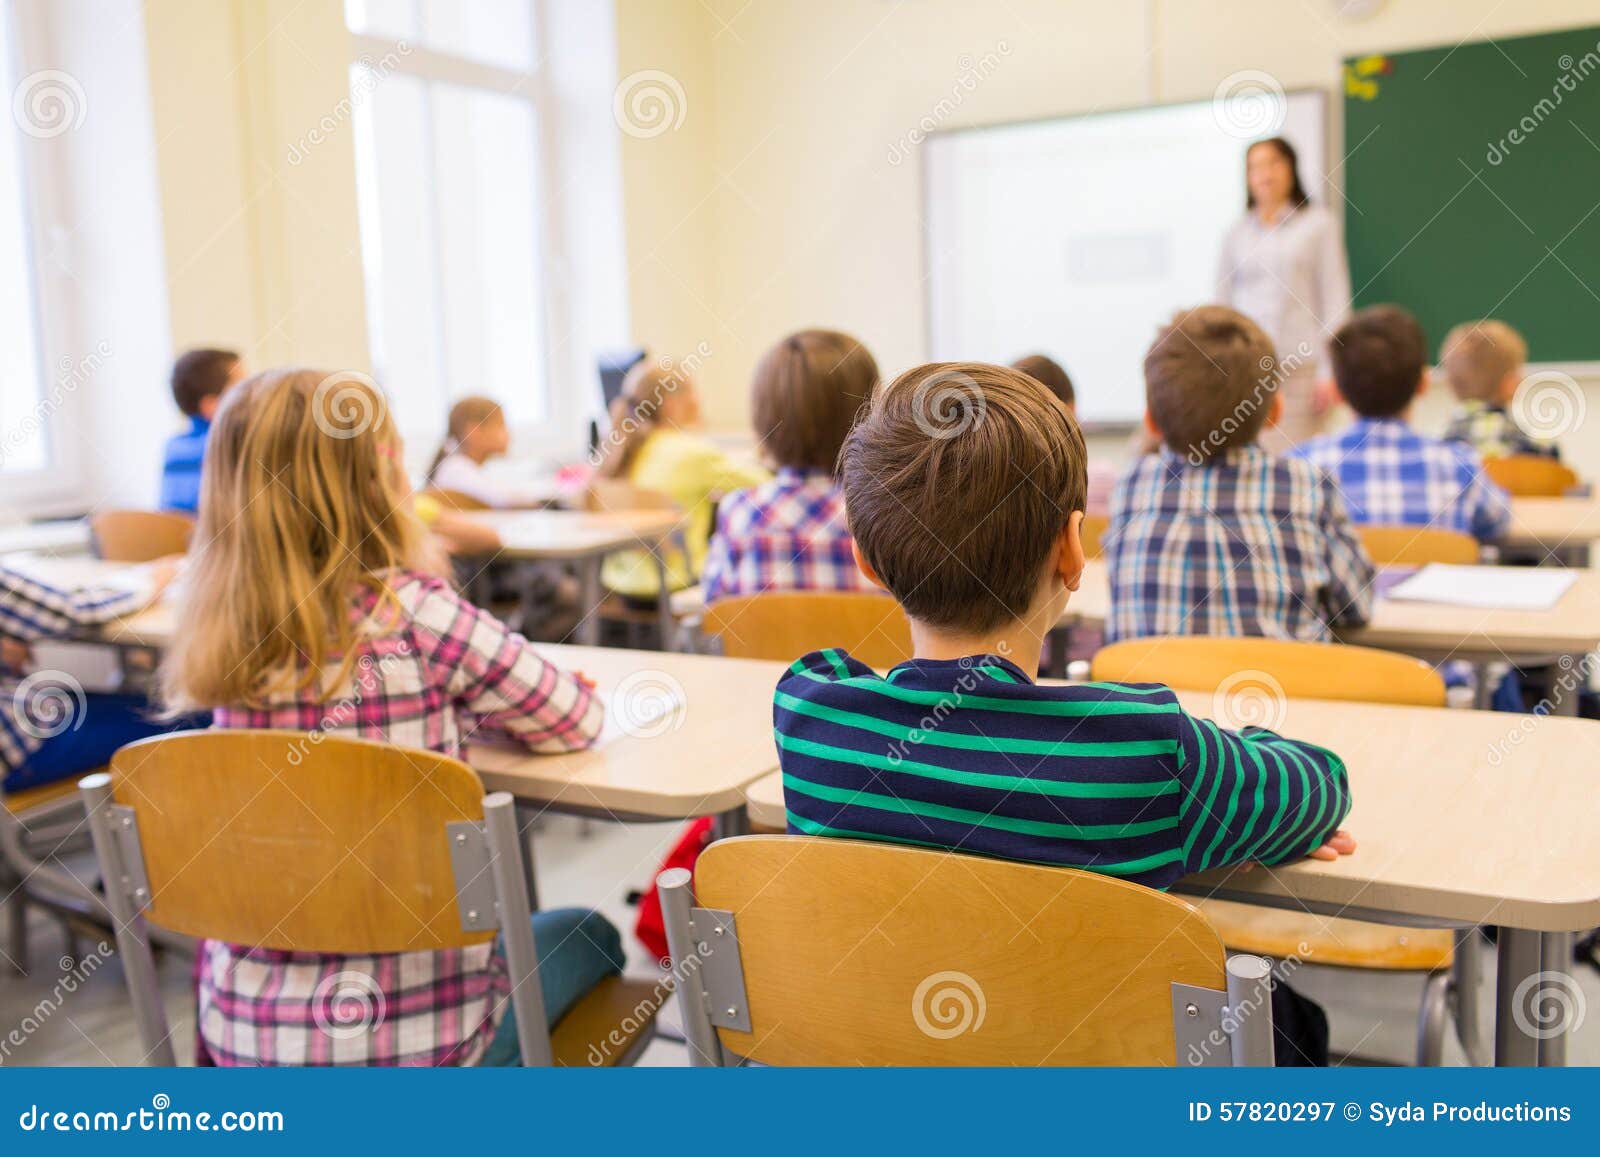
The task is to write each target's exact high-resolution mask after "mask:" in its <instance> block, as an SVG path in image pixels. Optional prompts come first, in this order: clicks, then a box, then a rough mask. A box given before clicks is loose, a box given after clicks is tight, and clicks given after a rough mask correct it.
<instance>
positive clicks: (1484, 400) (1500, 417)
mask: <svg viewBox="0 0 1600 1157" xmlns="http://www.w3.org/2000/svg"><path fill="white" fill-rule="evenodd" d="M1527 360H1528V343H1527V342H1526V341H1524V340H1523V338H1522V335H1521V334H1520V333H1518V332H1517V331H1516V330H1514V329H1512V328H1511V327H1510V326H1509V325H1507V324H1506V323H1505V322H1503V321H1495V320H1494V319H1492V318H1486V319H1484V320H1482V321H1468V322H1463V323H1462V324H1461V325H1458V326H1456V327H1455V329H1453V330H1451V331H1450V332H1449V333H1447V334H1446V335H1445V338H1444V347H1443V348H1442V349H1441V350H1440V353H1439V367H1440V369H1442V370H1444V376H1445V380H1446V381H1448V382H1449V383H1450V389H1451V390H1452V391H1454V393H1455V396H1456V408H1455V409H1454V410H1453V411H1451V414H1450V424H1449V425H1448V426H1447V427H1445V431H1444V438H1445V441H1446V442H1463V443H1465V444H1466V445H1468V446H1471V447H1472V448H1473V449H1474V450H1476V451H1477V452H1478V453H1479V454H1480V455H1482V456H1483V457H1485V458H1505V457H1509V456H1511V455H1515V454H1532V455H1535V456H1537V457H1540V458H1560V457H1561V448H1560V447H1559V446H1557V445H1556V444H1555V443H1554V442H1545V441H1540V440H1539V439H1537V438H1535V437H1534V436H1533V435H1531V434H1529V433H1528V432H1527V431H1526V430H1524V429H1523V428H1522V427H1521V426H1519V425H1518V424H1517V420H1516V418H1514V417H1512V416H1511V414H1510V413H1509V412H1508V411H1507V409H1506V407H1507V406H1509V405H1510V404H1511V399H1512V398H1513V397H1514V396H1515V395H1516V392H1517V386H1518V384H1519V383H1520V382H1521V381H1522V376H1523V372H1524V371H1525V370H1526V368H1527V367H1526V365H1525V364H1524V363H1525V362H1526V361H1527Z"/></svg>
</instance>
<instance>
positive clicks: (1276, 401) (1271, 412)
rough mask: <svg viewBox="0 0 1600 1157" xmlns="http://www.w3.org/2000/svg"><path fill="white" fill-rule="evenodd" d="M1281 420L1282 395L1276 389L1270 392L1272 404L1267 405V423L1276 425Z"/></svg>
mask: <svg viewBox="0 0 1600 1157" xmlns="http://www.w3.org/2000/svg"><path fill="white" fill-rule="evenodd" d="M1281 421H1283V395H1282V394H1280V393H1278V392H1277V391H1276V390H1274V391H1273V392H1272V405H1270V406H1268V407H1267V425H1268V426H1276V425H1277V424H1278V423H1279V422H1281Z"/></svg>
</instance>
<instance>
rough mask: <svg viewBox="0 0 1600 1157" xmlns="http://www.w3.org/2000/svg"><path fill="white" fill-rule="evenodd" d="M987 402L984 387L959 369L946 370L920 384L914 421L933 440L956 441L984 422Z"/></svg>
mask: <svg viewBox="0 0 1600 1157" xmlns="http://www.w3.org/2000/svg"><path fill="white" fill-rule="evenodd" d="M987 411H988V402H987V401H985V399H984V396H983V387H982V386H980V385H978V383H977V382H976V381H974V380H973V379H972V378H971V377H969V376H968V375H966V374H964V373H962V372H961V371H960V370H944V371H941V372H940V373H937V374H934V375H933V376H932V377H930V378H924V379H923V380H922V381H921V382H918V383H917V388H916V390H915V391H913V392H912V395H911V418H912V421H914V422H916V424H917V429H919V430H921V431H922V432H923V433H924V434H926V435H927V436H928V437H930V438H937V439H944V438H955V437H959V436H960V435H962V434H965V433H966V432H967V431H968V430H972V429H975V428H976V427H977V426H978V425H980V424H981V423H982V422H983V418H984V415H985V413H987Z"/></svg>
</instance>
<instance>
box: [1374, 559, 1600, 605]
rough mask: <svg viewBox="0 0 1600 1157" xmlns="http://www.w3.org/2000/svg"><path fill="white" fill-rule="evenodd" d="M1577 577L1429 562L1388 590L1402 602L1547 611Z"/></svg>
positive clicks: (1556, 571)
mask: <svg viewBox="0 0 1600 1157" xmlns="http://www.w3.org/2000/svg"><path fill="white" fill-rule="evenodd" d="M1576 581H1577V576H1576V575H1574V574H1573V573H1572V572H1571V571H1570V570H1565V569H1563V568H1561V567H1529V566H1448V565H1445V564H1444V563H1429V564H1428V565H1427V566H1425V567H1423V568H1422V569H1421V570H1419V571H1417V573H1416V574H1414V575H1412V576H1411V577H1410V578H1408V579H1406V580H1404V581H1403V582H1399V583H1396V584H1395V585H1394V586H1393V587H1391V588H1390V589H1389V592H1388V595H1387V596H1386V597H1388V598H1391V599H1396V600H1399V601H1401V602H1414V603H1444V604H1446V605H1448V606H1454V607H1478V608H1482V609H1484V610H1496V611H1548V610H1550V609H1551V608H1553V607H1554V606H1555V605H1556V604H1557V603H1558V602H1560V601H1561V596H1562V595H1564V594H1566V593H1567V590H1568V588H1569V587H1571V586H1572V584H1573V583H1574V582H1576Z"/></svg>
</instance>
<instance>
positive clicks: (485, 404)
mask: <svg viewBox="0 0 1600 1157" xmlns="http://www.w3.org/2000/svg"><path fill="white" fill-rule="evenodd" d="M445 434H446V438H445V446H446V449H447V450H450V451H459V452H460V453H463V454H465V455H467V457H469V458H471V459H473V460H474V461H477V462H482V461H484V460H485V459H488V458H493V457H495V456H497V455H500V454H504V453H505V452H506V451H507V450H508V449H510V447H511V431H510V430H509V429H508V428H507V426H506V414H505V411H504V410H502V409H501V408H500V403H499V402H497V401H495V400H494V399H493V398H485V397H480V396H477V395H474V396H471V397H466V398H461V399H459V400H458V401H457V402H456V403H455V404H454V405H453V406H451V407H450V420H449V424H448V426H447V427H446V430H445Z"/></svg>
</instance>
